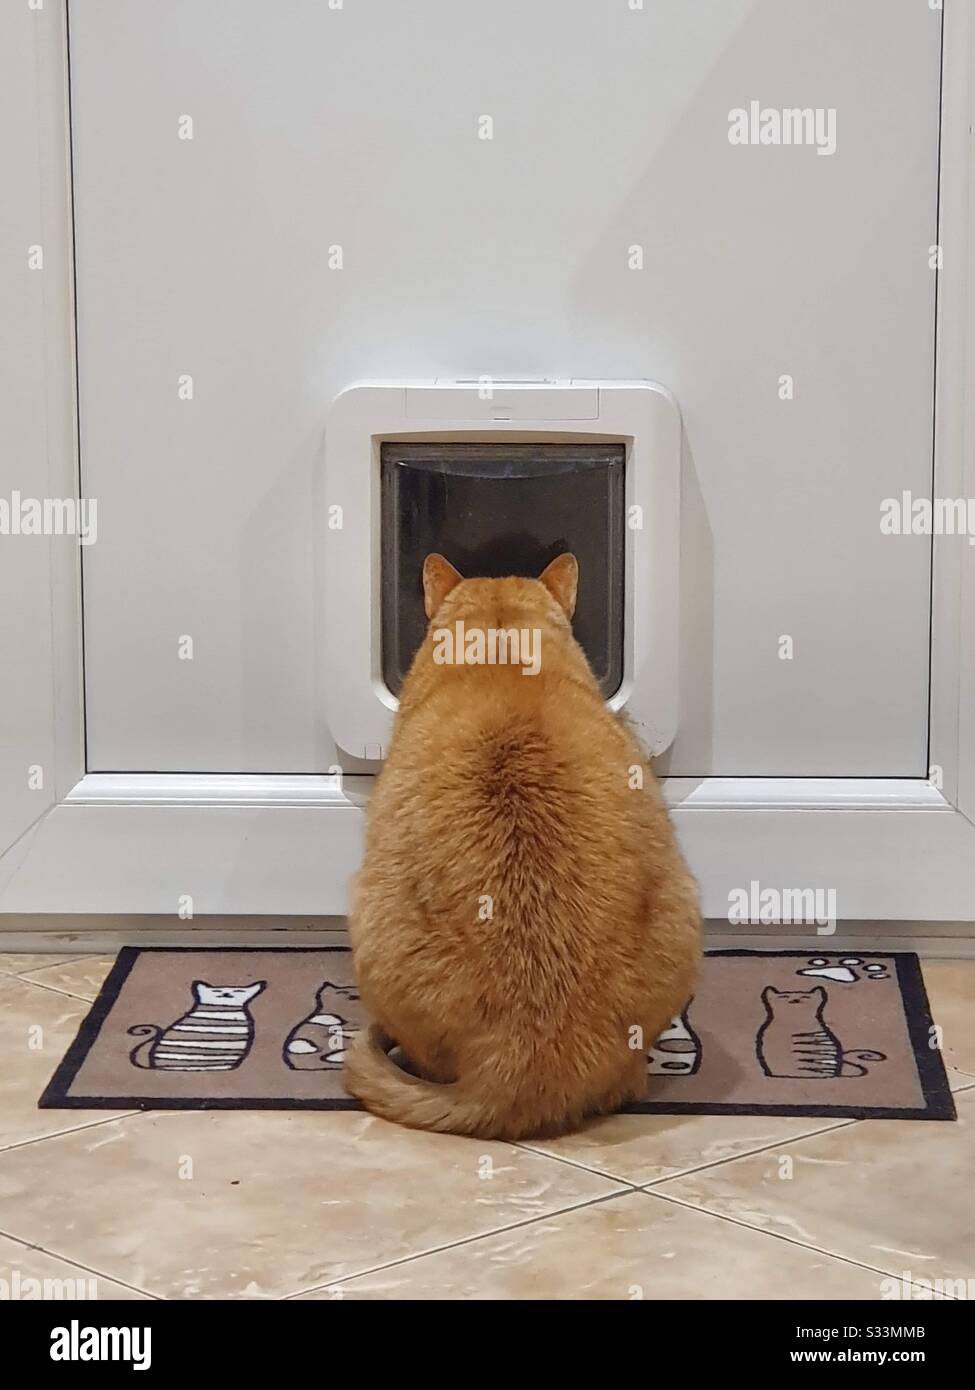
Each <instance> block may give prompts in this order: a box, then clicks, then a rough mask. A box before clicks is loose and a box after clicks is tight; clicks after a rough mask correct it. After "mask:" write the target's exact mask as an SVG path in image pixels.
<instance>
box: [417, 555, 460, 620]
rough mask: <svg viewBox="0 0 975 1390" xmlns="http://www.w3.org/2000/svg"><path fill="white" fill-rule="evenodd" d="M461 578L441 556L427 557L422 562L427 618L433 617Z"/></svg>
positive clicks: (424, 605) (424, 602)
mask: <svg viewBox="0 0 975 1390" xmlns="http://www.w3.org/2000/svg"><path fill="white" fill-rule="evenodd" d="M463 577H464V576H463V575H462V574H461V573H459V571H458V570H455V569H454V567H453V565H452V564H451V563H450V561H449V560H445V559H444V557H443V556H442V555H428V556H427V558H426V559H425V560H424V562H423V607H424V609H425V611H426V615H427V617H428V618H432V617H433V615H434V613H436V611H437V609H438V608H439V607H440V605H441V604H442V603H443V601H444V599H445V598H446V597H447V595H448V594H449V593H450V591H451V589H453V588H456V586H457V585H458V584H459V583H460V581H461V580H462V579H463Z"/></svg>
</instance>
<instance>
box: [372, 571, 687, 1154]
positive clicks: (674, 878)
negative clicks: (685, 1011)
mask: <svg viewBox="0 0 975 1390" xmlns="http://www.w3.org/2000/svg"><path fill="white" fill-rule="evenodd" d="M576 576H577V567H576V562H575V560H574V559H573V558H572V557H571V556H560V557H559V559H558V560H555V561H553V563H552V564H551V565H550V566H549V567H548V569H547V570H546V571H545V574H543V576H542V578H541V580H537V579H515V578H512V579H470V580H463V581H461V578H460V576H459V575H458V574H457V572H456V570H454V569H453V567H452V566H450V565H448V563H447V561H446V560H443V559H442V557H440V556H431V557H428V559H427V562H426V564H425V566H424V592H425V598H426V608H427V614H428V616H429V617H430V618H431V623H430V627H429V629H428V632H427V636H426V639H425V641H424V643H423V645H422V647H421V648H420V650H419V651H418V652H417V655H416V658H415V660H414V662H413V665H412V667H411V669H410V672H409V675H408V676H407V679H406V681H405V683H404V685H403V691H402V697H401V700H400V709H399V714H398V717H397V721H396V729H395V733H394V737H393V740H392V743H391V746H390V750H389V757H388V759H387V762H386V765H385V767H384V768H383V771H382V775H381V776H380V778H379V780H378V785H377V787H376V790H375V793H374V795H373V797H372V800H371V803H370V807H369V820H368V831H367V840H366V854H365V860H364V864H363V867H362V870H361V872H360V874H359V876H358V879H357V882H356V885H355V890H354V895H353V909H352V915H351V920H350V932H351V938H352V947H353V951H354V956H355V967H356V974H357V977H358V980H359V987H360V991H361V994H362V999H363V1002H364V1003H365V1005H366V1007H367V1009H368V1010H369V1012H370V1013H371V1015H372V1017H373V1018H374V1019H375V1020H376V1026H374V1027H373V1028H372V1029H370V1030H369V1031H368V1032H367V1033H365V1034H362V1035H360V1037H359V1038H358V1040H357V1042H356V1043H355V1044H354V1045H353V1046H352V1048H351V1049H350V1052H349V1055H348V1058H347V1061H346V1066H345V1079H346V1085H347V1087H348V1089H349V1090H350V1091H351V1093H352V1094H353V1095H355V1096H358V1097H359V1098H360V1099H361V1100H362V1101H363V1103H364V1104H365V1105H366V1106H367V1107H368V1108H369V1109H370V1110H372V1111H374V1112H375V1113H376V1114H378V1115H382V1116H385V1117H386V1118H387V1119H391V1120H397V1121H399V1122H400V1123H402V1124H406V1125H413V1126H415V1127H418V1128H421V1129H433V1130H442V1131H446V1132H450V1133H457V1134H471V1135H477V1136H480V1137H482V1138H492V1137H497V1138H507V1139H517V1138H519V1137H526V1136H529V1135H542V1134H554V1133H559V1132H562V1131H564V1130H567V1129H570V1128H572V1127H573V1126H576V1125H578V1124H579V1123H580V1122H581V1121H582V1120H583V1119H584V1117H585V1116H587V1115H590V1114H594V1113H599V1112H605V1111H610V1110H613V1109H615V1108H617V1107H618V1106H619V1105H621V1104H622V1103H623V1102H625V1101H626V1100H628V1099H631V1098H634V1097H637V1096H640V1095H642V1094H643V1092H644V1086H645V1078H646V1061H645V1055H644V1054H645V1050H646V1048H648V1047H649V1046H650V1044H651V1043H652V1042H653V1041H654V1039H655V1038H656V1037H657V1035H658V1034H659V1033H660V1032H661V1031H662V1030H663V1028H664V1027H666V1025H667V1024H668V1023H669V1022H670V1020H671V1018H672V1017H673V1016H674V1015H675V1014H677V1013H679V1012H680V1010H681V1009H682V1008H683V1006H684V1005H685V1004H686V1003H687V1000H688V998H689V996H690V994H691V991H692V988H693V982H694V976H695V971H696V968H697V964H698V960H699V956H700V918H699V912H698V905H697V895H696V890H695V886H694V882H693V879H692V878H691V876H690V874H689V872H688V870H687V868H686V866H685V864H684V861H683V859H682V858H681V854H680V851H679V850H678V848H677V845H676V842H675V839H674V834H673V830H672V828H671V825H670V822H669V820H668V818H667V813H666V810H665V808H664V805H663V800H662V797H661V795H660V791H659V788H658V786H657V784H656V781H655V779H654V776H653V773H652V771H651V769H650V766H649V764H648V763H647V760H646V758H645V756H644V754H643V753H642V751H641V750H640V748H639V746H638V744H637V743H636V741H635V739H634V738H633V736H632V735H631V733H630V732H629V730H628V729H627V727H626V726H625V724H624V723H623V722H622V721H621V720H620V719H618V718H616V717H614V716H613V715H612V714H611V713H609V712H608V711H607V709H606V706H605V703H604V701H603V698H602V696H601V694H600V692H599V689H598V686H597V684H596V681H595V679H594V677H593V675H592V672H591V671H590V669H589V666H588V663H587V662H586V658H585V656H584V655H583V652H582V650H581V648H580V647H579V646H578V644H577V643H576V641H575V639H574V638H573V636H572V631H571V626H570V623H569V617H570V616H571V613H572V610H573V607H574V603H575V587H576ZM458 620H462V621H463V622H464V623H465V624H466V626H467V628H468V630H469V629H471V628H474V627H477V628H480V629H482V630H487V629H489V628H495V629H500V628H518V629H521V628H530V629H537V630H538V631H539V632H540V634H541V669H540V672H539V674H538V675H536V676H529V675H526V674H524V672H523V670H522V668H521V667H520V666H517V665H493V666H492V665H460V664H458V665H437V664H436V663H435V661H434V659H433V650H434V636H433V634H434V631H435V630H436V629H437V628H444V627H450V626H452V625H453V624H455V623H456V622H457V621H458ZM636 768H639V769H641V770H642V777H643V786H642V788H639V787H634V786H633V782H634V780H635V778H634V769H636ZM489 908H490V915H489V914H488V910H489ZM637 1029H639V1030H640V1031H639V1032H636V1031H635V1030H637ZM393 1040H395V1042H396V1043H398V1044H399V1045H400V1047H401V1048H402V1050H403V1052H404V1053H405V1054H406V1056H407V1057H408V1058H409V1059H410V1061H411V1063H412V1064H413V1065H414V1067H415V1068H416V1069H417V1071H418V1072H419V1073H420V1075H419V1076H411V1075H410V1074H409V1073H407V1072H405V1071H403V1070H402V1069H401V1068H400V1067H398V1066H396V1064H395V1062H394V1061H393V1060H392V1059H391V1058H390V1057H389V1056H388V1055H387V1052H388V1050H389V1048H390V1047H391V1045H392V1042H393ZM634 1041H635V1042H636V1044H637V1046H636V1048H635V1049H634V1047H633V1046H631V1044H632V1043H633V1042H634Z"/></svg>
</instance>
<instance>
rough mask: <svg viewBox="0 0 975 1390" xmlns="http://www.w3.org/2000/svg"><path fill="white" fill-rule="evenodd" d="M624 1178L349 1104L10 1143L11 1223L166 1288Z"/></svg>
mask: <svg viewBox="0 0 975 1390" xmlns="http://www.w3.org/2000/svg"><path fill="white" fill-rule="evenodd" d="M181 1173H182V1174H189V1173H191V1174H192V1176H181ZM614 1190H615V1185H614V1184H613V1183H611V1182H608V1181H607V1180H606V1179H604V1178H602V1177H598V1176H596V1175H595V1174H591V1173H585V1172H583V1171H582V1170H581V1169H578V1168H573V1167H570V1166H569V1165H567V1164H564V1163H557V1162H556V1161H555V1160H554V1159H549V1158H544V1157H541V1156H540V1155H537V1154H532V1153H527V1152H525V1151H524V1150H521V1149H516V1148H513V1147H511V1146H510V1145H507V1144H492V1143H480V1142H476V1141H472V1140H467V1139H459V1138H455V1137H452V1136H442V1135H433V1134H420V1133H417V1132H416V1131H413V1130H407V1129H400V1128H398V1127H397V1126H394V1125H388V1124H386V1123H384V1122H383V1121H382V1120H377V1119H374V1118H373V1117H372V1116H369V1115H363V1114H358V1113H348V1112H346V1113H335V1112H332V1113H323V1112H318V1113H310V1112H309V1113H301V1112H297V1111H282V1110H279V1111H272V1112H263V1113H262V1112H243V1111H237V1112H223V1113H220V1112H216V1111H204V1112H197V1113H195V1114H194V1113H186V1112H172V1111H170V1112H156V1113H154V1114H152V1115H141V1116H137V1117H134V1118H132V1119H127V1120H121V1121H119V1122H118V1123H117V1124H111V1125H105V1126H103V1127H100V1128H98V1129H97V1130H90V1131H87V1132H85V1131H82V1132H81V1133H78V1134H74V1135H66V1136H63V1137H61V1138H58V1139H51V1140H47V1141H45V1142H44V1143H43V1144H38V1145H32V1146H31V1147H30V1150H29V1151H28V1150H26V1149H13V1150H10V1151H9V1152H7V1153H0V1212H4V1213H8V1215H7V1216H6V1217H5V1218H4V1221H5V1224H6V1228H7V1230H9V1232H10V1233H11V1235H14V1236H17V1237H18V1238H20V1239H23V1240H27V1241H31V1242H34V1243H36V1244H38V1245H41V1246H44V1247H45V1248H46V1249H50V1250H57V1251H58V1252H59V1253H60V1254H62V1255H64V1256H66V1257H67V1258H69V1259H72V1260H77V1261H79V1263H82V1264H87V1265H91V1266H93V1267H94V1268H96V1269H100V1270H104V1271H105V1272H106V1273H108V1274H111V1275H113V1276H114V1277H116V1278H118V1279H123V1280H124V1281H125V1282H126V1283H129V1284H133V1285H135V1286H136V1287H137V1288H141V1289H146V1290H148V1291H149V1292H150V1293H154V1294H157V1295H161V1296H164V1297H232V1296H235V1295H245V1296H248V1295H249V1296H254V1297H262V1296H263V1297H268V1296H270V1297H274V1296H281V1295H283V1294H286V1293H290V1292H296V1291H298V1290H302V1289H307V1288H311V1287H313V1286H315V1285H318V1284H322V1283H324V1282H326V1281H328V1280H330V1279H336V1278H343V1277H345V1276H347V1275H351V1274H355V1273H357V1272H360V1271H362V1270H364V1269H368V1268H370V1267H372V1266H375V1265H379V1264H382V1263H385V1262H387V1261H392V1260H397V1259H401V1258H404V1257H406V1256H410V1255H414V1254H420V1253H422V1252H424V1251H426V1250H430V1249H433V1248H435V1247H437V1246H439V1245H443V1244H448V1243H451V1242H456V1241H458V1240H463V1239H465V1238H466V1237H469V1236H472V1235H479V1234H484V1233H486V1232H489V1231H494V1230H498V1229H499V1228H501V1227H502V1226H505V1225H511V1224H513V1223H514V1222H518V1221H524V1220H525V1219H526V1218H530V1217H534V1216H540V1215H545V1214H547V1213H549V1212H553V1211H557V1210H559V1209H560V1208H562V1207H567V1206H571V1205H573V1204H578V1203H581V1202H584V1201H587V1200H591V1199H592V1198H595V1197H600V1196H603V1195H605V1194H606V1193H608V1192H612V1191H614ZM79 1193H83V1194H84V1200H83V1201H79Z"/></svg>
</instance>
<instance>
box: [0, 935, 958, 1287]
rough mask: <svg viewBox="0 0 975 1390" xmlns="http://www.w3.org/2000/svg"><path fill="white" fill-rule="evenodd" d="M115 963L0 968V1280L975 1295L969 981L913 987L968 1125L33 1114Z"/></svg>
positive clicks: (950, 965) (33, 960)
mask: <svg viewBox="0 0 975 1390" xmlns="http://www.w3.org/2000/svg"><path fill="white" fill-rule="evenodd" d="M110 963H111V962H110V961H109V960H107V959H104V958H101V957H80V958H79V957H75V958H71V959H57V958H52V957H50V956H2V955H0V1039H2V1046H0V1057H2V1059H3V1064H2V1066H0V1281H3V1280H6V1281H11V1282H12V1283H13V1284H14V1285H16V1283H17V1281H19V1282H20V1284H21V1286H22V1287H25V1281H27V1280H42V1281H43V1280H52V1281H55V1284H54V1285H52V1286H51V1287H52V1288H60V1289H62V1290H63V1289H64V1288H65V1285H64V1284H58V1283H57V1281H68V1280H74V1281H84V1283H83V1285H82V1286H81V1288H82V1291H84V1292H86V1293H87V1294H88V1295H89V1296H90V1295H91V1294H93V1293H94V1294H96V1295H97V1296H99V1297H102V1298H140V1297H151V1298H198V1297H206V1298H226V1297H245V1298H247V1297H253V1298H285V1297H299V1298H317V1299H328V1298H430V1299H453V1298H492V1299H494V1298H496V1299H507V1298H570V1299H571V1298H620V1299H634V1298H653V1299H670V1298H684V1297H687V1298H740V1297H746V1298H756V1299H782V1298H790V1299H792V1298H844V1299H845V1298H854V1299H876V1298H881V1297H891V1296H893V1295H899V1296H900V1297H906V1296H908V1295H909V1294H911V1295H913V1296H918V1295H920V1294H923V1293H925V1292H926V1291H927V1288H928V1287H929V1285H926V1284H925V1283H924V1282H923V1281H931V1282H935V1281H939V1280H940V1281H951V1282H950V1283H949V1284H948V1287H949V1289H953V1290H955V1291H956V1292H957V1291H958V1290H959V1289H960V1286H959V1285H958V1284H957V1282H955V1281H958V1280H966V1281H971V1283H970V1284H968V1286H967V1287H968V1289H969V1290H975V1202H973V1200H972V1182H973V1174H975V962H969V963H961V962H935V963H932V964H930V965H929V966H928V967H927V968H926V969H925V977H926V979H927V983H928V989H929V993H930V995H931V999H932V1004H933V1011H934V1015H935V1019H936V1021H937V1022H939V1023H940V1024H941V1026H942V1028H943V1030H944V1038H943V1046H944V1051H945V1057H946V1061H947V1063H948V1065H949V1067H950V1069H951V1072H950V1074H951V1082H952V1086H953V1088H954V1090H955V1091H956V1093H957V1094H956V1100H957V1103H958V1110H959V1122H958V1123H957V1124H949V1123H936V1122H915V1123H910V1122H900V1121H898V1122H893V1121H880V1120H863V1121H856V1122H852V1123H851V1122H849V1121H843V1120H821V1119H820V1120H815V1119H808V1120H793V1119H779V1118H768V1117H756V1118H754V1119H747V1118H740V1117H727V1118H725V1117H722V1116H695V1117H687V1118H682V1119H678V1118H671V1117H661V1116H637V1115H632V1116H617V1117H615V1118H613V1119H608V1120H604V1121H601V1122H599V1123H596V1124H594V1125H592V1126H591V1127H590V1128H589V1129H587V1130H586V1131H585V1132H584V1133H582V1134H579V1135H574V1136H572V1137H570V1138H566V1139H562V1140H558V1141H552V1142H546V1143H539V1144H526V1145H523V1144H519V1145H512V1144H495V1143H480V1142H477V1141H473V1140H466V1139H459V1138H452V1137H445V1136H439V1135H427V1134H418V1133H415V1132H413V1131H409V1130H404V1129H399V1128H397V1127H395V1126H393V1125H388V1124H385V1123H384V1122H383V1121H381V1120H375V1119H372V1118H371V1117H370V1116H367V1115H363V1114H355V1113H308V1112H304V1113H303V1112H297V1111H291V1112H287V1111H277V1112H251V1113H244V1112H237V1113H227V1112H216V1111H211V1112H209V1113H200V1114H187V1113H178V1112H158V1113H156V1114H145V1115H143V1114H133V1113H128V1114H126V1113H122V1114H113V1113H110V1112H107V1111H89V1112H85V1111H70V1110H62V1111H58V1110H47V1111H38V1110H37V1109H36V1101H37V1097H38V1095H39V1094H40V1092H41V1090H42V1089H43V1087H44V1084H45V1083H46V1081H47V1080H48V1078H49V1076H50V1074H51V1072H52V1071H53V1069H54V1067H55V1065H56V1063H57V1062H58V1060H59V1059H60V1057H61V1056H62V1054H63V1052H64V1049H65V1047H66V1046H67V1044H68V1043H69V1042H70V1040H71V1038H72V1037H73V1036H74V1032H75V1030H76V1028H77V1026H78V1024H79V1022H80V1020H81V1019H82V1017H83V1016H84V1014H85V1012H86V1010H87V1006H88V1001H90V1000H91V999H93V998H94V996H95V994H96V993H97V990H98V985H99V983H100V980H101V979H102V977H103V976H104V973H105V971H106V970H107V969H108V966H109V965H110ZM902 1279H903V1280H906V1281H908V1282H907V1284H905V1285H901V1283H900V1281H901V1280H902ZM88 1281H94V1284H93V1285H91V1286H90V1287H89V1284H88ZM935 1287H938V1285H937V1283H936V1282H935Z"/></svg>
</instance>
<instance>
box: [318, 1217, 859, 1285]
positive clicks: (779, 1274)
mask: <svg viewBox="0 0 975 1390" xmlns="http://www.w3.org/2000/svg"><path fill="white" fill-rule="evenodd" d="M880 1277H881V1276H879V1275H877V1274H875V1273H873V1272H872V1271H869V1270H864V1269H860V1268H858V1267H857V1266H856V1265H850V1264H845V1263H844V1262H843V1261H841V1260H835V1259H832V1258H831V1257H830V1256H828V1255H822V1254H819V1253H818V1252H816V1251H813V1250H804V1249H801V1248H800V1247H799V1246H797V1245H791V1244H789V1243H788V1242H786V1241H782V1240H776V1239H775V1238H774V1237H772V1236H767V1235H763V1234H761V1233H759V1232H757V1231H751V1230H748V1229H747V1228H746V1227H744V1226H737V1225H735V1224H734V1223H733V1222H730V1221H721V1220H719V1219H718V1218H717V1217H715V1216H709V1215H706V1214H705V1213H703V1212H697V1211H691V1210H689V1209H688V1208H686V1207H679V1206H677V1205H675V1204H674V1203H673V1202H664V1201H661V1200H659V1199H658V1198H657V1197H654V1196H649V1195H647V1194H645V1193H642V1192H633V1193H630V1194H628V1195H626V1196H623V1197H613V1198H611V1199H610V1200H609V1201H606V1202H597V1203H595V1204H594V1205H593V1206H587V1207H583V1208H582V1209H581V1210H576V1211H571V1212H563V1213H560V1214H559V1215H558V1216H553V1217H550V1218H548V1219H547V1220H544V1221H534V1222H532V1223H531V1224H529V1225H526V1226H522V1227H519V1228H518V1229H517V1230H514V1231H508V1232H505V1233H503V1234H500V1235H494V1236H488V1237H485V1238H482V1239H481V1240H475V1241H470V1242H468V1243H467V1244H465V1245H458V1246H454V1247H453V1248H452V1249H450V1250H443V1251H439V1252H437V1253H436V1254H431V1255H425V1256H423V1257H422V1258H420V1259H416V1260H410V1261H408V1262H407V1263H406V1264H402V1265H397V1266H395V1267H394V1268H392V1269H384V1270H377V1271H375V1272H373V1273H370V1274H365V1275H362V1276H360V1277H359V1278H358V1279H350V1280H347V1281H345V1282H343V1283H342V1284H341V1285H339V1286H337V1287H333V1288H331V1289H320V1290H318V1291H317V1292H315V1293H314V1294H309V1295H307V1296H308V1297H314V1298H319V1299H333V1298H336V1297H342V1298H373V1299H376V1298H385V1299H542V1298H552V1299H639V1298H644V1299H653V1300H655V1301H660V1300H667V1299H678V1298H688V1299H728V1298H755V1299H785V1298H816V1299H820V1298H828V1299H836V1298H844V1299H872V1298H877V1297H879V1284H880Z"/></svg>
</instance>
